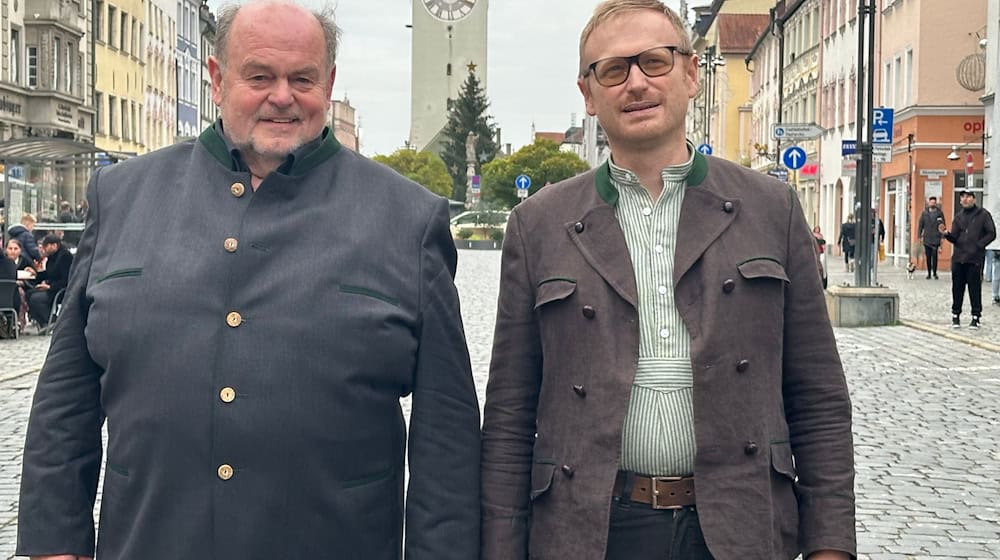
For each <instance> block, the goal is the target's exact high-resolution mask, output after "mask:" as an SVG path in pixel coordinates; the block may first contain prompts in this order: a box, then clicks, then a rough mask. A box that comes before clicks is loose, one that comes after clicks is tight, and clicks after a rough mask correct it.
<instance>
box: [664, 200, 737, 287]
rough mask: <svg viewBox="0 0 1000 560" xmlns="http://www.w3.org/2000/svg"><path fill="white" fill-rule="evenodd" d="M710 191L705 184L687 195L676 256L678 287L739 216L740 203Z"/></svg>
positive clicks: (675, 272) (682, 207)
mask: <svg viewBox="0 0 1000 560" xmlns="http://www.w3.org/2000/svg"><path fill="white" fill-rule="evenodd" d="M709 189H710V187H709V183H706V184H703V185H702V186H697V187H688V188H687V191H686V192H685V193H684V203H683V204H682V205H681V218H680V222H679V223H678V225H677V249H676V251H675V253H674V285H675V286H676V285H677V283H678V282H679V281H680V279H681V278H682V277H683V276H684V274H685V273H687V271H688V270H690V269H691V267H692V266H693V265H694V263H695V262H697V261H698V259H699V258H700V257H701V255H702V253H704V252H705V250H706V249H708V247H709V246H711V245H712V243H714V242H715V240H716V239H718V237H719V236H720V235H722V232H724V231H726V228H728V227H729V225H730V224H732V223H733V220H735V219H736V216H738V215H739V213H740V201H739V199H726V198H723V197H721V196H719V195H717V194H716V193H714V192H712V191H711V190H709Z"/></svg>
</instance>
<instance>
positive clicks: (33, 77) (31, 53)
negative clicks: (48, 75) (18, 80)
mask: <svg viewBox="0 0 1000 560" xmlns="http://www.w3.org/2000/svg"><path fill="white" fill-rule="evenodd" d="M28 87H32V88H35V87H38V47H28Z"/></svg>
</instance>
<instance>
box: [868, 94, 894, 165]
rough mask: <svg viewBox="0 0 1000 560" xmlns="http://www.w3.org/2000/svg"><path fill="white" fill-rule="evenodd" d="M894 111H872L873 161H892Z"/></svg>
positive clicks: (884, 109) (882, 109)
mask: <svg viewBox="0 0 1000 560" xmlns="http://www.w3.org/2000/svg"><path fill="white" fill-rule="evenodd" d="M892 123H893V110H892V109H889V108H887V107H879V108H877V109H873V110H872V161H876V162H879V163H889V162H891V161H892Z"/></svg>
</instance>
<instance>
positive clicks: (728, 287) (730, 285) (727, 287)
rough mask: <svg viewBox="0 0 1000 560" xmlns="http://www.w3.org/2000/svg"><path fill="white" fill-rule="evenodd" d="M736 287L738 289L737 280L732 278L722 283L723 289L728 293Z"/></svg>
mask: <svg viewBox="0 0 1000 560" xmlns="http://www.w3.org/2000/svg"><path fill="white" fill-rule="evenodd" d="M735 289H736V281H735V280H733V279H732V278H730V279H728V280H726V281H725V282H723V283H722V291H723V292H726V293H727V294H729V293H732V291H733V290H735Z"/></svg>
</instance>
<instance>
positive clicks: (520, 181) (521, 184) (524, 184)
mask: <svg viewBox="0 0 1000 560" xmlns="http://www.w3.org/2000/svg"><path fill="white" fill-rule="evenodd" d="M514 186H515V187H517V188H518V189H525V190H527V189H528V188H530V187H531V177H528V176H527V175H518V176H517V178H515V179H514Z"/></svg>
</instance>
